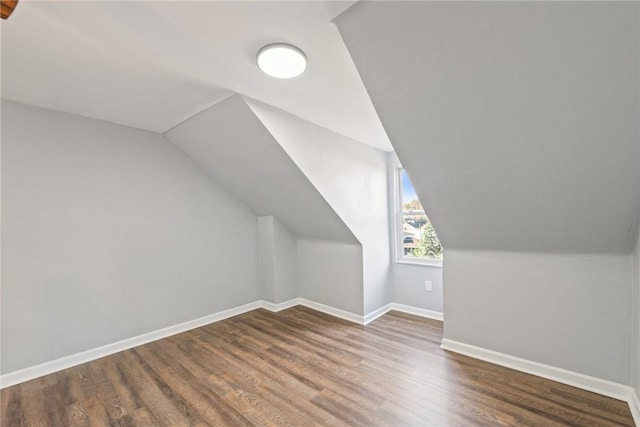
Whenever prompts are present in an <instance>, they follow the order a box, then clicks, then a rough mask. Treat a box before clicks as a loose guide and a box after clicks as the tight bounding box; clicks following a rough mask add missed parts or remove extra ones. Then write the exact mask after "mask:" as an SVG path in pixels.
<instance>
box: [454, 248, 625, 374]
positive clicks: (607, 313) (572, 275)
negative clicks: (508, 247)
mask: <svg viewBox="0 0 640 427" xmlns="http://www.w3.org/2000/svg"><path fill="white" fill-rule="evenodd" d="M631 270H632V259H631V256H629V255H549V254H521V253H508V252H477V251H459V250H447V254H446V262H445V264H444V280H445V283H446V286H445V288H444V313H445V338H447V339H451V340H455V341H459V342H462V343H466V344H471V345H476V346H479V347H482V348H487V349H490V350H494V351H498V352H502V353H506V354H509V355H513V356H517V357H521V358H524V359H528V360H533V361H536V362H540V363H544V364H547V365H551V366H556V367H560V368H564V369H568V370H570V371H574V372H579V373H582V374H586V375H591V376H594V377H597V378H604V379H607V380H611V381H615V382H619V383H623V384H629V383H630V382H629V380H630V377H631V372H630V354H631V344H630V339H629V337H631V309H632V305H631V296H632V289H631V282H632V279H631Z"/></svg>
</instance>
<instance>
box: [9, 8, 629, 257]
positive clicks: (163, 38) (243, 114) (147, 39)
mask: <svg viewBox="0 0 640 427" xmlns="http://www.w3.org/2000/svg"><path fill="white" fill-rule="evenodd" d="M352 3H353V2H352V1H348V2H330V1H329V2H270V1H261V2H152V1H139V2H136V1H134V2H97V1H87V2H83V1H79V2H56V1H49V2H47V1H45V2H36V1H32V2H22V3H20V5H19V7H18V9H17V10H16V12H15V13H14V14H13V16H12V17H11V18H10V20H8V21H5V22H3V23H2V97H4V98H7V99H12V100H16V101H21V102H24V103H28V104H33V105H37V106H42V107H47V108H53V109H57V110H62V111H66V112H71V113H76V114H80V115H84V116H89V117H94V118H99V119H103V120H107V121H112V122H115V123H120V124H125V125H129V126H133V127H139V128H143V129H149V130H153V131H156V132H161V133H162V132H167V131H169V132H168V133H167V135H169V136H170V137H172V136H176V135H179V134H180V132H182V131H184V133H185V135H187V134H189V132H188V129H189V127H190V126H194V123H196V122H197V121H198V120H196V121H190V119H191V120H194V119H197V118H198V113H200V112H203V111H204V113H203V114H204V115H205V116H208V115H211V116H212V122H211V123H213V122H215V123H218V125H219V126H220V129H227V130H228V131H229V132H227V133H228V134H229V135H233V136H234V137H237V138H244V137H245V136H246V137H250V138H254V137H255V138H256V141H257V142H260V141H263V142H265V144H266V145H269V144H271V143H270V142H269V141H268V134H267V132H265V131H264V130H263V129H262V128H260V129H258V128H259V126H258V125H257V123H258V122H257V121H256V120H254V119H253V118H252V119H251V120H249V121H248V123H249V125H250V126H254V125H255V126H258V127H256V129H254V131H252V132H249V134H248V135H244V134H243V132H245V131H248V130H247V129H244V130H243V129H241V128H240V129H234V128H233V127H232V126H231V125H232V124H234V123H233V121H235V120H237V121H239V122H242V120H244V119H246V118H247V117H251V113H250V112H249V110H247V109H246V108H245V107H246V106H242V104H238V102H240V101H241V99H240V101H238V98H236V100H233V99H232V100H230V101H228V102H227V101H224V100H225V99H227V98H228V97H229V96H231V95H232V94H234V93H239V94H242V95H246V96H249V97H251V98H253V99H256V100H258V101H260V102H263V103H265V104H268V105H271V106H274V107H277V108H279V109H281V110H283V111H286V112H289V113H292V114H295V115H296V116H298V117H300V118H302V119H304V120H307V121H309V122H311V123H314V124H316V125H318V126H321V127H324V128H326V129H329V130H331V131H333V132H336V133H339V134H342V135H344V136H347V137H349V138H351V139H354V140H356V141H360V142H363V143H366V144H369V145H372V146H374V147H378V148H381V149H384V150H391V149H392V146H391V144H390V142H389V137H390V139H391V141H392V142H393V149H395V151H396V152H397V154H398V156H399V158H400V160H401V161H402V163H403V165H404V166H405V168H406V169H407V170H408V171H409V174H410V176H411V178H412V180H413V181H414V184H415V187H416V189H417V192H418V195H419V196H420V198H421V200H422V201H423V204H424V205H425V207H426V209H427V212H428V214H429V216H430V217H431V220H432V222H433V223H434V225H435V227H436V229H437V231H438V234H439V236H440V237H441V240H442V241H443V243H444V245H445V248H449V249H454V248H455V249H474V250H476V249H479V250H504V251H526V252H549V253H628V252H630V251H631V250H632V248H633V245H634V241H635V236H636V229H637V222H638V206H639V204H640V201H639V200H638V191H637V186H638V140H639V137H640V132H639V129H638V122H639V116H640V108H639V101H638V93H639V84H638V74H639V73H638V71H639V70H638V64H639V61H638V52H639V41H638V40H639V35H640V34H639V30H638V26H639V25H638V16H639V15H638V4H637V3H635V2H627V3H625V2H566V3H565V2H562V3H559V2H523V3H520V2H496V3H494V2H469V3H467V2H464V3H463V2H394V1H390V2H358V3H356V4H355V5H353V6H352V7H350V8H349V6H351V5H352ZM345 9H347V10H346V11H344V10H345ZM343 11H344V13H342V12H343ZM338 14H340V15H339V16H338V17H337V18H336V23H337V26H336V24H334V23H333V22H332V19H333V18H334V17H336V15H338ZM277 41H280V42H290V43H293V44H295V45H297V46H298V47H300V48H301V49H303V50H304V51H305V52H306V54H307V56H308V57H309V60H310V62H309V67H308V70H307V72H306V73H305V74H303V75H302V76H301V77H299V78H296V79H292V80H289V81H281V80H276V79H272V78H268V77H267V76H265V75H263V74H262V73H261V72H260V71H259V69H258V68H257V67H256V64H255V55H256V52H257V50H258V49H259V48H260V47H262V46H263V45H265V44H268V43H271V42H277ZM214 105H215V106H226V108H229V109H230V110H228V111H226V112H223V111H222V110H221V109H220V108H214V109H210V107H211V106H214ZM374 105H375V108H374ZM233 108H235V109H236V110H234V109H233ZM226 115H229V116H228V117H227V116H226ZM214 116H215V117H214ZM202 117H204V116H202ZM226 120H229V122H226ZM183 122H184V123H185V126H180V123H183ZM211 123H200V124H199V125H198V126H201V130H202V129H204V130H205V131H206V132H208V133H209V134H208V135H205V136H202V135H203V132H201V131H198V132H196V133H198V134H199V136H198V138H203V139H202V140H200V139H198V140H196V138H193V139H189V140H187V139H182V138H174V139H175V142H176V143H177V144H179V145H180V144H182V146H183V149H185V151H187V152H189V150H192V151H193V152H198V153H204V154H197V155H196V154H192V155H193V156H194V157H200V156H202V158H200V159H196V160H198V161H200V162H201V164H203V165H204V167H207V166H206V164H205V163H207V161H208V160H207V156H208V155H209V154H211V153H209V154H206V153H207V152H208V150H210V149H211V147H206V141H209V142H216V141H217V142H219V143H220V144H224V143H225V141H224V138H222V136H224V135H222V134H220V135H216V132H217V131H216V127H215V126H212V124H211ZM225 126H226V127H225ZM383 126H384V128H383ZM171 129H174V130H175V132H174V131H170V130H171ZM179 129H181V131H178V130H179ZM249 130H250V129H249ZM232 131H233V132H236V133H237V135H236V134H233V132H232ZM225 132H226V131H225ZM387 134H388V135H389V137H387ZM243 135H244V136H243ZM189 138H191V137H189ZM227 139H228V138H227ZM226 143H228V142H226ZM196 145H197V146H198V147H196ZM214 148H215V150H220V151H219V152H216V153H214V154H211V155H215V156H223V157H224V156H227V158H229V159H231V160H234V161H236V163H241V159H239V158H236V157H237V156H236V154H237V153H234V152H232V151H228V150H229V147H226V148H225V147H217V148H216V147H214ZM245 148H246V149H247V150H249V151H251V150H253V149H258V148H259V147H253V148H251V147H249V148H247V147H245ZM201 149H202V150H203V151H202V152H201V151H200V150H201ZM280 154H282V153H280ZM234 156H236V157H234ZM263 172H265V173H266V171H263ZM290 172H292V174H293V175H296V174H298V172H299V171H295V170H291V171H290ZM293 175H291V176H293ZM296 176H297V175H296ZM219 179H223V178H219ZM231 184H233V185H235V183H231ZM231 184H230V185H231ZM309 188H311V187H309ZM245 190H246V191H245ZM249 190H251V189H250V188H249V189H247V188H245V189H242V188H233V189H232V191H234V192H237V193H238V194H241V195H242V194H243V191H244V192H247V191H249ZM311 190H313V189H311ZM311 190H310V191H311ZM305 191H306V190H305ZM311 192H313V191H311ZM309 194H311V193H309ZM241 197H242V196H241ZM260 197H261V194H249V195H246V197H245V198H246V199H247V201H248V203H258V202H259V201H260V200H262V199H260ZM274 200H275V199H274ZM262 202H264V203H262ZM262 202H259V203H258V205H259V206H258V207H260V206H263V205H265V204H267V203H272V202H273V200H262ZM256 209H257V208H256ZM318 209H323V208H318ZM258 210H259V209H258ZM283 214H284V213H283ZM331 215H333V213H330V215H328V216H327V218H329V217H330V216H331ZM296 227H297V226H296V225H293V226H292V228H296ZM328 227H329V228H328V229H331V228H332V227H333V226H328ZM338 228H339V227H338ZM335 230H336V233H337V234H336V235H344V234H343V231H344V230H341V231H337V228H336V229H335Z"/></svg>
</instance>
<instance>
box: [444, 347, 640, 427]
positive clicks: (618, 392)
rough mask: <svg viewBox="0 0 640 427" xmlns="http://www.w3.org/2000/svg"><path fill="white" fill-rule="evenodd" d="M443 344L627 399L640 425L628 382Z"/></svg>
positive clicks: (639, 408)
mask: <svg viewBox="0 0 640 427" xmlns="http://www.w3.org/2000/svg"><path fill="white" fill-rule="evenodd" d="M440 347H441V348H442V349H444V350H447V351H452V352H454V353H459V354H462V355H465V356H469V357H473V358H474V359H480V360H484V361H485V362H489V363H493V364H495V365H500V366H504V367H506V368H511V369H515V370H516V371H520V372H525V373H527V374H531V375H536V376H538V377H542V378H546V379H548V380H552V381H556V382H559V383H562V384H566V385H570V386H573V387H577V388H581V389H583V390H587V391H591V392H593V393H598V394H601V395H604V396H608V397H611V398H614V399H618V400H622V401H625V402H627V403H628V404H629V409H630V410H631V414H632V416H633V420H634V422H635V423H636V424H637V425H639V426H640V402H639V401H638V396H637V395H636V393H635V390H634V389H633V388H632V387H630V386H628V385H624V384H620V383H616V382H613V381H609V380H604V379H601V378H596V377H592V376H589V375H585V374H581V373H578V372H573V371H569V370H566V369H562V368H557V367H554V366H550V365H545V364H543V363H538V362H533V361H531V360H527V359H522V358H520V357H516V356H511V355H509V354H505V353H500V352H497V351H493V350H488V349H486V348H482V347H477V346H474V345H470V344H465V343H462V342H459V341H455V340H450V339H447V338H444V339H443V340H442V345H441V346H440Z"/></svg>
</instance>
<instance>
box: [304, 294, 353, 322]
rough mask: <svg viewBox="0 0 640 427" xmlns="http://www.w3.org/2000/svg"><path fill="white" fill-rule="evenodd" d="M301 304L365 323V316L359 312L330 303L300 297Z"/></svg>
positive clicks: (351, 320) (341, 317)
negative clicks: (330, 304)
mask: <svg viewBox="0 0 640 427" xmlns="http://www.w3.org/2000/svg"><path fill="white" fill-rule="evenodd" d="M300 305H304V306H305V307H309V308H312V309H314V310H318V311H321V312H323V313H326V314H330V315H331V316H335V317H339V318H340V319H344V320H348V321H350V322H354V323H357V324H359V325H364V317H363V316H361V315H359V314H354V313H351V312H349V311H345V310H340V309H339V308H335V307H331V306H329V305H325V304H320V303H319V302H314V301H310V300H308V299H304V298H300Z"/></svg>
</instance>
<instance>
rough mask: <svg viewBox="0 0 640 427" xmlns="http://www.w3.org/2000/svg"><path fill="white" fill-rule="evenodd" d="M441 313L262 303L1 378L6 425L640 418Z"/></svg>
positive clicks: (606, 421)
mask: <svg viewBox="0 0 640 427" xmlns="http://www.w3.org/2000/svg"><path fill="white" fill-rule="evenodd" d="M441 340H442V322H439V321H435V320H431V319H424V318H420V317H417V316H413V315H409V314H405V313H399V312H394V311H392V312H390V313H387V314H386V315H384V316H382V317H381V318H379V319H377V320H375V321H374V322H372V323H370V324H369V325H367V326H362V325H356V324H354V323H350V322H347V321H345V320H342V319H337V318H334V317H332V316H329V315H327V314H324V313H319V312H317V311H315V310H312V309H309V308H306V307H301V306H297V307H293V308H290V309H287V310H284V311H281V312H279V313H271V312H269V311H267V310H264V309H258V310H254V311H251V312H248V313H245V314H242V315H240V316H236V317H233V318H230V319H227V320H224V321H221V322H217V323H214V324H211V325H207V326H204V327H202V328H197V329H194V330H191V331H188V332H185V333H182V334H179V335H174V336H171V337H168V338H166V339H163V340H159V341H156V342H153V343H150V344H146V345H143V346H140V347H137V348H134V349H130V350H127V351H124V352H121V353H117V354H114V355H112V356H108V357H105V358H102V359H99V360H96V361H93V362H90V363H87V364H84V365H80V366H76V367H73V368H70V369H67V370H64V371H60V372H57V373H54V374H51V375H47V376H45V377H42V378H39V379H36V380H33V381H29V382H26V383H23V384H19V385H16V386H13V387H9V388H6V389H4V390H2V391H1V392H0V397H1V401H2V406H1V409H2V413H1V414H0V425H2V426H11V427H13V426H100V425H104V426H154V427H157V426H249V425H260V426H368V427H369V426H393V427H400V426H426V427H429V426H433V427H435V426H447V427H448V426H465V427H466V426H545V427H546V426H550V427H551V426H580V427H583V426H633V425H634V424H633V420H632V417H631V413H630V411H629V408H628V406H627V404H626V403H625V402H621V401H618V400H615V399H610V398H607V397H604V396H600V395H597V394H595V393H590V392H587V391H584V390H579V389H576V388H574V387H570V386H567V385H565V384H560V383H556V382H553V381H549V380H546V379H543V378H540V377H535V376H533V375H528V374H525V373H522V372H517V371H513V370H510V369H507V368H503V367H500V366H497V365H492V364H490V363H487V362H483V361H480V360H477V359H473V358H470V357H466V356H462V355H458V354H454V353H449V352H446V351H444V350H442V349H441V348H440V342H441Z"/></svg>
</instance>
